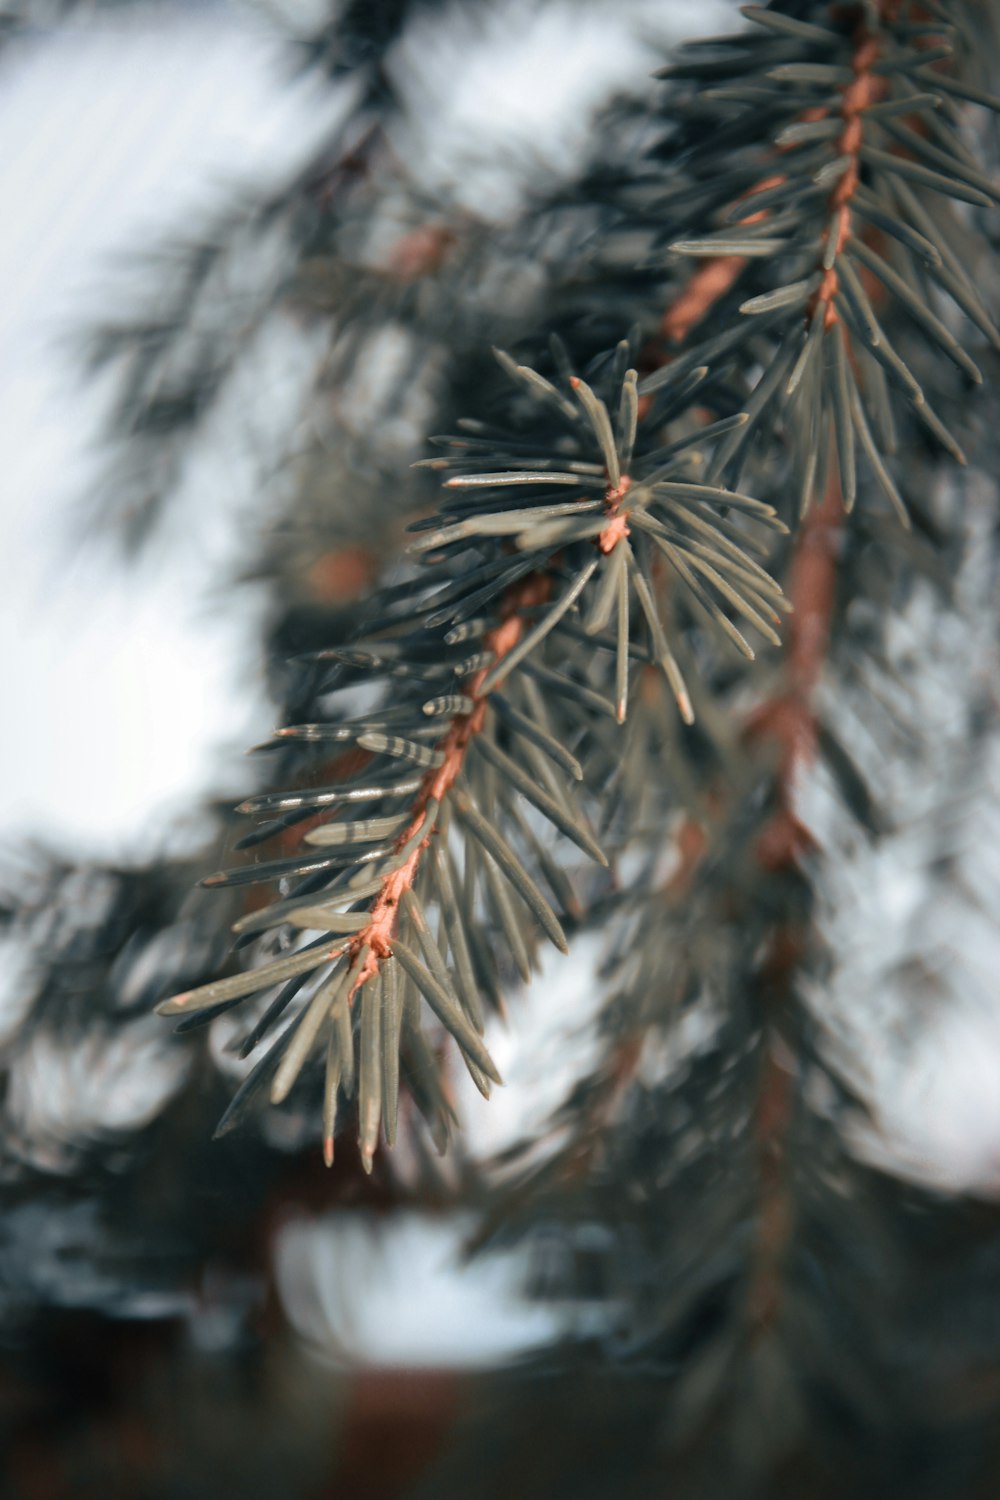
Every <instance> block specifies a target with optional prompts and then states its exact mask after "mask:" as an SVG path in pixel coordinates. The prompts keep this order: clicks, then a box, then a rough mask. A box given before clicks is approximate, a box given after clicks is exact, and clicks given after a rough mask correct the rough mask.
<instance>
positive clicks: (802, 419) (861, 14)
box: [642, 0, 1000, 522]
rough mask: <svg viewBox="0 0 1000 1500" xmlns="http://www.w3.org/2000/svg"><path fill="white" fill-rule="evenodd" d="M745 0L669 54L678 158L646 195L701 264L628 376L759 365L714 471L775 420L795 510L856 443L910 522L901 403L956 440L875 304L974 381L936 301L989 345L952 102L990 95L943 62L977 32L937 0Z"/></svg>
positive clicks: (974, 168)
mask: <svg viewBox="0 0 1000 1500" xmlns="http://www.w3.org/2000/svg"><path fill="white" fill-rule="evenodd" d="M744 14H745V15H746V16H747V18H748V19H749V20H750V21H751V22H752V23H754V25H753V27H752V28H751V29H749V30H748V31H747V32H745V33H742V34H740V35H737V36H733V37H727V38H724V39H720V40H718V41H715V42H709V43H702V44H695V45H691V46H689V47H687V48H684V49H682V51H681V54H680V58H679V60H678V61H677V62H675V63H674V64H672V65H671V66H670V67H669V68H667V69H666V70H665V72H664V76H665V77H667V78H669V79H670V80H672V81H673V83H674V85H675V88H676V89H678V90H679V94H675V95H673V96H672V99H671V105H670V108H671V109H672V111H673V112H674V113H675V114H676V115H677V117H678V118H679V119H680V121H681V122H682V124H681V125H680V126H679V132H680V134H679V138H677V139H673V138H672V139H671V141H670V143H669V146H668V149H670V150H671V151H673V152H674V153H675V155H676V156H679V157H680V159H681V161H682V163H683V166H682V168H681V169H680V171H679V172H678V173H677V174H676V185H675V186H674V187H673V188H672V189H671V190H670V191H669V192H668V193H667V194H666V195H665V196H664V197H663V198H662V199H661V200H660V202H659V204H658V213H659V216H660V221H661V224H662V226H663V227H662V230H661V237H662V238H663V239H664V241H665V242H666V243H667V245H668V247H669V249H670V251H671V252H672V253H673V254H675V255H684V256H691V257H696V258H697V259H698V260H700V261H701V262H702V263H703V266H704V269H703V270H702V272H701V273H698V272H696V273H695V276H694V278H693V282H692V285H691V286H689V288H688V289H687V293H686V299H682V300H684V301H685V306H684V307H683V309H681V310H680V311H679V312H678V311H677V310H675V313H674V316H673V319H672V321H671V320H668V321H667V324H666V328H665V331H666V332H667V334H668V337H669V336H671V335H673V334H677V333H678V332H679V333H680V336H681V340H682V348H681V352H680V353H679V355H678V356H677V358H676V359H673V360H672V361H671V362H670V363H668V364H666V365H664V366H663V368H662V369H660V370H658V371H656V372H654V373H653V374H652V375H651V376H649V377H648V378H647V379H646V381H645V382H644V384H643V386H642V390H643V391H644V392H647V393H652V392H655V391H656V390H657V389H658V388H659V386H660V385H661V384H662V383H663V382H664V381H667V380H673V379H675V378H676V370H677V366H678V365H679V366H680V368H681V369H682V370H683V369H693V368H695V367H697V366H698V365H701V364H704V363H708V362H711V363H713V364H716V363H719V362H720V361H728V360H733V359H740V358H742V360H743V363H744V365H747V364H751V365H757V366H758V367H762V368H761V370H760V374H759V376H758V377H756V378H755V379H754V381H753V387H754V388H753V394H752V396H751V397H750V399H749V400H748V401H747V403H746V404H747V409H748V412H749V415H750V419H751V420H750V423H749V424H748V426H747V428H746V429H745V430H744V431H743V432H742V433H741V434H739V435H737V436H734V438H733V440H732V441H731V442H730V444H729V445H728V447H727V450H726V452H725V454H724V455H723V456H722V458H721V459H720V466H719V468H718V470H717V477H722V476H725V477H726V478H731V476H732V474H733V473H734V472H736V473H738V472H739V469H740V465H741V464H742V463H743V462H745V460H746V457H747V454H748V452H749V448H748V444H749V439H750V437H751V435H752V433H753V432H754V431H755V430H759V429H760V428H765V429H766V428H767V427H768V426H769V427H770V428H771V429H772V430H773V429H774V428H778V429H779V430H780V431H782V432H783V433H784V438H785V442H786V444H787V447H788V449H789V451H790V454H791V458H792V463H793V466H794V468H795V470H796V473H797V492H798V496H799V504H800V508H802V509H804V508H805V507H806V506H807V505H808V503H809V501H810V499H811V498H812V496H813V495H814V494H817V493H818V494H822V493H825V489H826V477H827V473H828V472H829V471H831V470H832V471H834V472H837V473H838V474H839V482H840V486H841V490H842V493H843V496H844V500H845V503H846V505H847V508H848V509H850V508H851V506H852V505H853V503H854V500H855V496H856V494H857V488H858V471H859V460H862V459H863V460H864V462H865V463H866V464H867V467H868V469H869V470H870V471H871V473H872V475H873V476H874V478H875V479H876V481H877V482H878V484H879V486H880V487H881V489H882V490H883V492H884V493H885V494H886V495H887V496H888V498H889V500H890V501H891V502H892V504H893V506H894V507H895V508H896V510H897V512H898V513H899V515H900V517H901V518H902V519H903V520H904V522H905V521H906V508H905V505H904V503H903V500H902V497H901V496H900V494H899V490H898V486H897V483H896V480H895V479H894V477H893V456H894V454H895V452H896V435H895V425H896V422H895V417H896V414H897V413H898V410H899V407H898V403H899V402H900V401H903V402H905V403H907V404H908V405H909V406H910V407H911V408H912V410H913V411H914V413H915V414H916V416H917V417H918V418H919V420H920V421H921V422H922V423H923V424H924V426H925V427H926V428H927V429H928V431H929V432H930V433H931V434H932V435H933V437H934V438H935V439H936V440H937V441H938V442H940V443H941V445H942V446H943V447H944V448H945V449H946V450H947V451H948V452H949V453H950V454H951V456H952V457H953V458H954V459H955V460H956V461H957V462H964V455H963V453H962V450H961V448H960V446H959V445H958V443H957V441H956V440H955V438H954V436H953V435H952V433H951V432H950V430H949V429H948V427H947V425H946V423H945V422H944V421H943V420H942V418H941V417H940V415H939V414H938V413H937V412H936V411H935V409H934V408H933V407H932V405H931V404H930V402H929V400H928V396H927V392H926V390H925V383H924V381H923V380H922V378H921V376H920V374H919V373H918V371H917V370H915V368H914V367H913V363H912V361H911V360H910V359H909V358H908V356H907V353H906V350H905V349H903V348H901V347H897V338H896V335H895V334H893V336H892V338H891V339H890V337H889V336H888V334H887V333H886V330H885V321H886V318H887V316H888V314H889V312H890V310H891V311H892V312H893V313H895V312H896V311H897V310H898V311H900V312H902V313H903V314H904V320H905V321H908V322H909V323H910V325H911V326H912V327H913V328H914V329H915V330H916V332H917V333H918V334H919V335H920V336H922V338H923V339H924V341H925V342H926V343H927V345H928V346H929V348H931V349H933V350H934V351H935V352H936V353H940V354H943V355H944V356H945V358H946V359H948V360H950V361H951V362H952V363H953V364H954V365H955V366H956V367H957V369H958V370H959V371H960V372H961V373H962V374H963V375H964V376H965V377H966V379H967V380H969V381H972V382H973V383H977V384H978V383H979V382H981V380H982V374H981V371H980V369H979V366H978V364H977V362H976V361H975V359H974V358H973V357H972V356H971V355H970V354H969V353H968V351H967V349H966V347H965V345H964V343H963V342H962V341H961V339H960V338H959V337H958V336H957V335H956V333H955V332H954V331H953V328H952V319H951V317H950V313H949V304H952V305H953V306H954V307H957V308H958V309H960V310H961V312H962V313H963V314H964V315H965V316H966V318H967V319H968V320H969V321H970V323H971V324H972V325H973V327H974V328H975V329H976V330H977V331H978V333H979V334H981V335H982V337H983V338H984V339H985V340H987V341H988V342H989V343H990V344H991V345H992V346H993V347H994V348H1000V331H998V329H997V327H996V324H995V322H994V320H993V318H992V317H991V314H990V312H989V310H988V308H987V306H986V305H985V303H984V301H983V298H982V296H981V295H980V292H979V291H978V289H977V286H976V277H975V272H974V269H973V268H972V267H971V266H969V265H967V264H966V263H965V262H964V260H963V257H962V253H961V249H960V248H959V247H960V246H961V244H962V242H963V240H964V238H965V231H964V228H963V226H962V224H961V223H960V222H959V220H958V218H957V217H956V215H955V213H954V210H953V203H954V202H955V201H959V202H961V203H963V204H967V205H971V206H972V207H974V208H988V207H991V206H993V205H995V204H997V203H998V202H1000V191H998V189H997V188H996V186H995V184H994V183H993V182H992V180H991V179H990V177H989V176H988V175H987V174H986V173H984V172H983V171H982V169H981V168H980V167H979V166H978V165H977V163H976V162H975V160H974V159H973V157H972V155H971V153H970V151H969V149H968V147H967V145H966V144H965V141H964V140H963V138H962V135H961V133H960V121H959V119H958V114H957V106H958V103H959V101H965V102H972V103H974V104H977V105H982V106H984V107H986V108H988V109H992V110H997V109H1000V100H997V99H995V98H993V97H992V96H991V95H989V94H987V93H985V92H983V91H981V90H979V89H977V88H975V87H972V86H971V85H968V84H966V83H965V82H964V81H962V80H960V79H958V78H956V77H955V76H954V68H953V64H954V62H955V59H956V58H957V57H960V56H961V55H962V53H963V52H965V53H967V52H968V51H969V50H970V47H971V42H972V38H971V36H970V35H968V34H966V33H965V32H963V29H962V27H961V26H960V24H959V22H958V20H957V19H955V20H944V19H943V17H942V16H941V15H940V13H939V12H938V11H937V10H935V9H933V8H932V9H931V10H930V11H929V10H928V8H927V7H923V6H916V5H909V4H906V3H894V0H883V3H881V4H874V3H873V4H866V5H857V6H846V7H833V6H830V5H828V4H825V3H824V4H814V5H812V6H808V7H806V8H805V9H802V8H801V7H799V8H797V13H796V14H795V15H790V14H785V13H784V8H783V7H777V8H767V9H765V8H763V7H760V6H748V7H745V9H744ZM720 117H721V120H722V122H723V123H722V124H721V128H720ZM709 118H710V119H711V128H706V125H705V123H704V122H706V121H707V120H708V119H709ZM710 284H711V286H712V299H711V308H712V311H713V312H714V313H715V314H716V316H715V317H714V318H711V319H706V318H704V317H703V316H702V314H703V313H704V311H706V310H707V308H708V306H709V303H708V301H707V300H705V301H704V306H701V307H700V306H699V298H700V297H701V298H706V293H707V288H708V286H709V285H710ZM720 286H721V288H722V293H721V294H720ZM720 325H721V326H720ZM762 346H763V347H764V348H766V349H767V351H768V354H767V357H765V358H764V359H761V357H760V355H761V348H762Z"/></svg>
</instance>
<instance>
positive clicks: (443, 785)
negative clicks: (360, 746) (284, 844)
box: [349, 573, 551, 999]
mask: <svg viewBox="0 0 1000 1500" xmlns="http://www.w3.org/2000/svg"><path fill="white" fill-rule="evenodd" d="M550 588H551V583H550V580H549V579H548V578H547V577H545V576H544V575H542V574H538V573H534V574H531V575H530V576H529V577H528V578H526V579H524V580H523V582H521V583H519V584H517V585H515V587H514V588H512V589H511V590H510V591H509V593H508V594H507V596H506V598H505V599H504V603H503V608H502V612H501V613H502V618H501V621H500V624H499V625H497V626H496V627H495V628H494V629H493V630H491V631H490V632H489V633H488V634H487V635H485V636H484V637H483V649H484V651H488V652H491V653H492V661H491V662H490V665H489V666H488V667H482V668H481V669H480V670H479V671H478V672H476V673H475V674H474V676H472V677H471V678H470V679H469V681H468V682H467V683H466V685H465V692H466V694H467V695H468V697H470V698H472V699H473V700H474V701H475V707H474V708H472V709H471V710H470V711H469V712H468V713H466V714H458V715H456V717H455V718H453V719H452V721H451V723H450V725H449V727H448V729H447V731H446V732H445V734H444V735H443V737H442V738H441V739H440V740H439V741H438V743H437V746H436V748H437V750H438V751H439V752H440V753H441V754H442V755H443V756H444V759H443V761H442V763H441V765H440V766H437V767H435V768H433V769H432V770H430V771H428V773H427V775H426V776H425V777H424V779H423V781H422V783H421V786H420V790H419V792H418V793H417V796H416V799H415V801H414V803H413V812H412V816H411V818H410V821H409V823H407V825H406V827H405V828H404V830H403V832H402V833H401V834H400V835H399V838H398V839H397V841H396V848H397V849H402V848H403V847H404V846H405V845H407V844H409V843H410V842H411V841H412V840H413V839H414V838H416V836H417V835H418V834H419V832H420V830H421V828H422V827H423V826H424V824H425V822H428V811H429V809H430V807H431V804H432V803H433V804H436V805H437V806H439V807H440V806H441V805H442V804H443V803H444V800H445V798H446V797H447V795H448V793H449V792H450V791H451V789H452V787H453V786H454V785H455V782H456V781H457V779H458V777H459V774H460V772H461V770H462V767H463V765H464V764H465V753H466V751H467V750H468V748H469V745H470V744H471V742H472V741H473V739H475V737H476V735H477V734H479V733H481V731H482V728H483V724H484V722H485V719H486V705H487V701H488V695H487V694H484V693H483V692H482V686H483V683H484V682H485V680H486V675H487V672H488V671H490V670H491V669H492V667H493V666H494V665H495V664H496V662H498V661H501V660H502V659H503V658H504V657H505V656H507V655H508V654H509V653H510V652H511V651H513V649H514V647H515V646H516V645H517V644H518V642H519V641H520V639H521V636H522V635H523V633H524V611H525V610H527V609H530V608H531V607H532V606H534V605H537V604H543V603H544V602H545V600H546V599H547V598H548V595H549V591H550ZM432 832H433V828H432V827H430V826H429V827H428V828H427V834H426V837H424V838H422V839H419V840H418V842H417V843H416V845H415V847H414V848H413V850H412V851H411V853H410V854H409V855H408V857H407V859H406V860H405V862H404V863H403V864H402V865H401V866H400V867H399V869H397V870H393V871H392V873H391V874H389V875H387V876H386V878H385V880H384V881H383V882H382V886H381V889H380V890H379V893H378V895H377V896H376V897H375V900H374V902H373V903H372V907H371V912H370V920H369V921H368V923H367V925H366V926H365V927H364V929H363V930H362V931H361V932H359V933H358V934H357V935H356V937H355V938H354V939H353V941H352V943H351V946H350V950H349V952H350V961H351V962H354V961H355V960H356V959H358V958H359V957H360V956H361V954H362V953H363V952H364V955H365V956H364V958H363V960H362V962H361V963H360V964H359V965H358V969H357V972H356V974H355V975H354V978H353V981H352V984H351V999H353V997H354V996H355V995H356V994H357V992H358V990H360V989H361V987H362V985H364V984H366V983H367V982H368V980H369V979H372V978H374V976H375V975H376V974H377V973H378V970H379V966H380V964H381V963H382V962H383V960H384V959H386V958H389V957H390V955H391V954H392V938H393V933H394V931H395V926H396V919H397V916H398V913H399V903H400V901H401V900H402V898H403V895H404V893H405V892H406V891H409V890H412V888H413V884H414V881H415V880H416V877H417V871H418V869H419V868H420V862H421V860H422V858H423V855H424V851H425V850H426V849H427V846H428V844H429V843H430V839H431V834H432Z"/></svg>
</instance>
